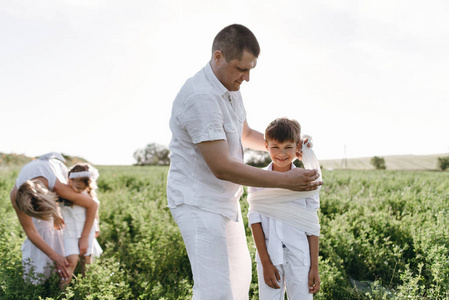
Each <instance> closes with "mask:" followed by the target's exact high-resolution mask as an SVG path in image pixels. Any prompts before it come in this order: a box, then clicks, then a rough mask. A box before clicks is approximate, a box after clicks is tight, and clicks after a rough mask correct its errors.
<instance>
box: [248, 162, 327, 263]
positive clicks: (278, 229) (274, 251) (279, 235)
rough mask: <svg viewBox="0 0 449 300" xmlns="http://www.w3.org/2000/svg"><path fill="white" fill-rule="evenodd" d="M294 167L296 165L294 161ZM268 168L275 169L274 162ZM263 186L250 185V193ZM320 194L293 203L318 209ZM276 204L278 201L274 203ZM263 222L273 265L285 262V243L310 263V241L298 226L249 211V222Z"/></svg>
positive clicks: (257, 258)
mask: <svg viewBox="0 0 449 300" xmlns="http://www.w3.org/2000/svg"><path fill="white" fill-rule="evenodd" d="M291 167H292V169H293V168H296V166H295V165H294V164H293V163H292V166H291ZM265 169H266V170H270V171H272V170H273V164H272V163H270V164H269V165H268V166H267V167H266V168H265ZM260 189H263V188H257V187H249V188H248V193H257V191H258V190H260ZM318 197H319V196H318V194H316V195H314V196H313V197H309V198H303V199H298V200H295V201H293V203H295V204H297V205H300V206H302V207H306V208H309V209H316V210H317V209H318V208H319V207H320V203H319V198H318ZM273 205H276V203H273ZM254 223H261V225H262V230H263V233H264V235H265V244H266V245H267V251H268V254H269V255H270V259H271V262H272V264H273V265H280V264H283V263H285V262H284V250H283V249H282V247H283V245H285V246H286V247H287V248H288V249H289V250H290V252H291V253H293V255H295V256H296V257H297V258H298V259H299V260H300V261H302V262H303V263H304V264H305V265H310V254H309V242H308V240H307V234H306V233H305V232H304V231H302V230H299V229H298V228H296V227H294V226H291V225H289V224H287V223H284V222H282V221H279V220H276V219H273V218H270V217H268V216H266V215H264V214H261V213H259V212H256V211H251V212H249V213H248V224H249V226H251V224H254ZM256 261H257V262H260V257H259V253H258V252H257V251H256Z"/></svg>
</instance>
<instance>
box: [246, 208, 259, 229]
mask: <svg viewBox="0 0 449 300" xmlns="http://www.w3.org/2000/svg"><path fill="white" fill-rule="evenodd" d="M255 223H262V217H261V215H260V213H258V212H257V211H250V212H249V213H248V225H249V226H250V227H251V225H252V224H255Z"/></svg>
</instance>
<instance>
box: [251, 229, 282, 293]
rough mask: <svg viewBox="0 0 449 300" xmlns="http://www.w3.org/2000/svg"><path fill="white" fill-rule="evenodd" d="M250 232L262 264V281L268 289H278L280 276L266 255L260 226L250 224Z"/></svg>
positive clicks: (263, 236) (263, 235)
mask: <svg viewBox="0 0 449 300" xmlns="http://www.w3.org/2000/svg"><path fill="white" fill-rule="evenodd" d="M251 230H252V232H253V238H254V243H255V244H256V248H257V251H258V252H259V257H260V262H261V263H262V267H263V279H264V281H265V283H266V284H267V285H268V286H269V287H271V288H273V289H279V288H280V287H279V284H278V282H279V281H280V280H281V276H280V275H279V271H278V269H277V268H276V267H275V266H274V265H273V263H272V262H271V259H270V256H269V255H268V251H267V245H266V244H265V234H264V233H263V229H262V224H261V223H253V224H251Z"/></svg>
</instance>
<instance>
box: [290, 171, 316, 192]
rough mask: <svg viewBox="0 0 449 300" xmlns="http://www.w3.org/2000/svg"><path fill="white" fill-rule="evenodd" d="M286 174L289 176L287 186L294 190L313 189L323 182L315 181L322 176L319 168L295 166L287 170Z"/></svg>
mask: <svg viewBox="0 0 449 300" xmlns="http://www.w3.org/2000/svg"><path fill="white" fill-rule="evenodd" d="M286 174H287V175H288V177H289V178H288V179H287V182H288V186H287V187H286V188H288V189H290V190H293V191H313V190H316V189H317V188H318V187H319V186H320V185H322V184H323V182H322V181H315V180H317V179H318V178H319V177H320V174H319V173H318V170H305V169H301V168H294V169H292V170H290V171H288V172H286Z"/></svg>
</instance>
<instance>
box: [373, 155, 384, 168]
mask: <svg viewBox="0 0 449 300" xmlns="http://www.w3.org/2000/svg"><path fill="white" fill-rule="evenodd" d="M370 163H371V164H372V165H373V166H374V168H376V170H385V169H386V168H387V167H386V166H385V159H384V158H383V157H377V156H374V157H373V158H371V161H370Z"/></svg>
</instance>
